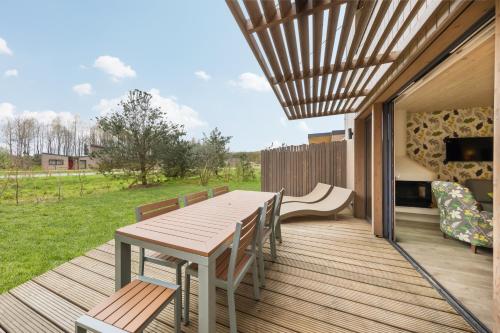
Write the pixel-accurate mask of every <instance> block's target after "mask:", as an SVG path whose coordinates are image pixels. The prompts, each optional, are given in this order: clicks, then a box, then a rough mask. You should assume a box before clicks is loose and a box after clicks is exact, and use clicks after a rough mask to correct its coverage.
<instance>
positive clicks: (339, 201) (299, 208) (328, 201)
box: [280, 186, 354, 220]
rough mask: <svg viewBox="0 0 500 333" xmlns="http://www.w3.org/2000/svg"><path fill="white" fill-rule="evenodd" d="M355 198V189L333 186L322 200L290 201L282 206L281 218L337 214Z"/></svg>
mask: <svg viewBox="0 0 500 333" xmlns="http://www.w3.org/2000/svg"><path fill="white" fill-rule="evenodd" d="M353 199H354V191H353V190H350V189H347V188H343V187H337V186H335V187H333V189H332V190H331V191H330V193H329V194H328V195H327V196H326V197H325V198H324V199H323V200H321V201H318V202H315V203H302V202H290V203H287V204H286V205H282V206H281V214H280V218H281V220H283V219H287V218H290V217H299V216H331V215H333V216H335V214H337V213H338V212H340V211H341V210H343V209H344V208H346V207H347V206H348V205H349V204H350V203H351V201H352V200H353Z"/></svg>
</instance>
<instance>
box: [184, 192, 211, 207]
mask: <svg viewBox="0 0 500 333" xmlns="http://www.w3.org/2000/svg"><path fill="white" fill-rule="evenodd" d="M207 199H208V191H202V192H196V193H191V194H187V195H185V196H184V206H189V205H194V204H195V203H198V202H200V201H204V200H207Z"/></svg>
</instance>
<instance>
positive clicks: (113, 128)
mask: <svg viewBox="0 0 500 333" xmlns="http://www.w3.org/2000/svg"><path fill="white" fill-rule="evenodd" d="M151 98H152V96H151V94H148V93H147V92H144V91H140V90H137V89H136V90H133V91H130V92H129V95H128V97H127V99H126V100H125V101H122V102H121V103H120V106H121V109H120V110H118V111H115V112H113V113H111V114H109V115H107V116H103V117H97V123H98V126H99V128H100V129H101V130H102V131H103V132H105V133H106V134H107V136H105V139H104V142H103V146H104V148H102V149H100V150H99V151H98V152H96V155H98V156H97V157H98V158H99V159H100V161H101V163H100V164H101V165H100V167H102V168H101V171H109V170H110V169H111V168H121V169H123V170H124V171H125V172H126V173H127V174H129V175H131V176H133V177H134V178H135V181H136V182H140V183H141V184H142V185H147V184H148V175H149V174H150V172H151V171H152V170H154V169H155V168H157V167H158V166H159V164H160V161H161V151H162V146H163V145H165V144H166V143H168V142H170V141H171V140H172V136H176V135H179V133H182V134H183V133H184V132H183V128H182V127H180V126H179V125H174V124H172V123H171V122H168V121H167V117H166V113H165V112H164V111H163V110H161V108H159V107H155V106H153V105H152V103H151Z"/></svg>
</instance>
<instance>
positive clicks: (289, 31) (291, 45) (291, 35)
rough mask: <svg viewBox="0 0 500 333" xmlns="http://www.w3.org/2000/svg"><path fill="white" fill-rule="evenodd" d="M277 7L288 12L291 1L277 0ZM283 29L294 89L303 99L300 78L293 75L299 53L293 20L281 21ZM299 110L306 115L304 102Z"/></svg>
mask: <svg viewBox="0 0 500 333" xmlns="http://www.w3.org/2000/svg"><path fill="white" fill-rule="evenodd" d="M279 9H280V11H281V12H282V13H285V14H286V13H289V12H290V11H291V10H292V3H291V1H290V0H280V1H279ZM283 31H284V32H285V39H286V44H287V47H288V55H289V57H290V62H291V65H292V70H293V73H292V79H291V80H293V81H294V84H295V89H296V91H297V97H298V99H299V100H304V99H305V95H304V89H303V86H302V80H296V79H295V77H296V75H297V73H300V72H301V70H300V64H299V54H298V51H297V41H296V39H295V30H294V27H293V21H291V20H289V21H285V22H284V23H283ZM300 112H301V115H302V116H303V117H305V116H306V107H305V105H304V104H301V105H300Z"/></svg>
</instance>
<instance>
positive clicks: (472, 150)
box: [444, 137, 493, 162]
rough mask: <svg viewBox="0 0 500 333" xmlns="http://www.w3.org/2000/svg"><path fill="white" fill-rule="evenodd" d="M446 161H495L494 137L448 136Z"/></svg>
mask: <svg viewBox="0 0 500 333" xmlns="http://www.w3.org/2000/svg"><path fill="white" fill-rule="evenodd" d="M444 142H445V144H446V160H445V162H482V161H493V138H492V137H483V138H447V139H445V140H444Z"/></svg>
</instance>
